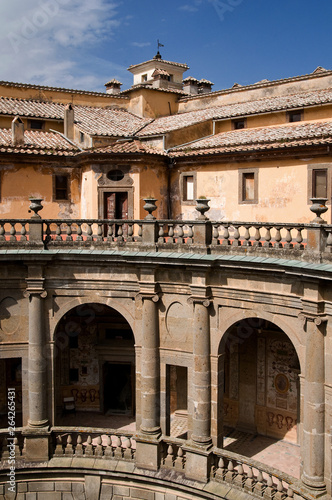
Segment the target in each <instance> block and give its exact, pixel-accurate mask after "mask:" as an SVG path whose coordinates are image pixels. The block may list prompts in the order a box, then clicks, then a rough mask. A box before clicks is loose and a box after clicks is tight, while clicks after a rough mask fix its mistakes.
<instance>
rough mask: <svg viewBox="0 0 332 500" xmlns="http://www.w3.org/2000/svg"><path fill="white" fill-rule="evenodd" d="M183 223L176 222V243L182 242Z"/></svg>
mask: <svg viewBox="0 0 332 500" xmlns="http://www.w3.org/2000/svg"><path fill="white" fill-rule="evenodd" d="M183 234H184V233H183V224H178V230H177V243H179V244H183V243H184V240H183Z"/></svg>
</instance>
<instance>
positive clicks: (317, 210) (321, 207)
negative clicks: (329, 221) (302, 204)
mask: <svg viewBox="0 0 332 500" xmlns="http://www.w3.org/2000/svg"><path fill="white" fill-rule="evenodd" d="M327 200H328V198H310V201H311V202H312V206H311V207H310V210H311V211H312V212H313V213H314V214H315V215H316V217H315V219H314V220H312V221H311V222H313V223H314V224H326V221H325V220H324V219H322V218H321V215H322V214H325V212H327V210H328V207H326V206H325V203H326V202H327Z"/></svg>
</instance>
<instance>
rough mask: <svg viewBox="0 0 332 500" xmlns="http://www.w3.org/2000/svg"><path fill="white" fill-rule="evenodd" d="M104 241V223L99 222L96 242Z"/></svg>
mask: <svg viewBox="0 0 332 500" xmlns="http://www.w3.org/2000/svg"><path fill="white" fill-rule="evenodd" d="M103 240H104V238H103V223H102V222H98V226H97V238H96V241H103Z"/></svg>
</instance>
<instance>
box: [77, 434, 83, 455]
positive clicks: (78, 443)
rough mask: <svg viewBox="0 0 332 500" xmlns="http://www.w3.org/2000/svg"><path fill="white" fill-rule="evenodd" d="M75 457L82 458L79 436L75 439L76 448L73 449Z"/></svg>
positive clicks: (80, 437) (80, 438)
mask: <svg viewBox="0 0 332 500" xmlns="http://www.w3.org/2000/svg"><path fill="white" fill-rule="evenodd" d="M75 456H76V457H82V456H83V445H82V436H81V434H79V435H78V436H77V439H76V447H75Z"/></svg>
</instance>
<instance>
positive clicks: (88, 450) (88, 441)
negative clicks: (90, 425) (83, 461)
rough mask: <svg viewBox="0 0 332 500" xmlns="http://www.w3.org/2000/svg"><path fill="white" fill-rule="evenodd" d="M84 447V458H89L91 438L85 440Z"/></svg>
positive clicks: (90, 454)
mask: <svg viewBox="0 0 332 500" xmlns="http://www.w3.org/2000/svg"><path fill="white" fill-rule="evenodd" d="M86 443H87V444H86V445H85V450H84V452H85V453H84V455H85V456H86V457H91V456H92V455H93V445H92V438H91V436H90V435H89V436H88V437H87V440H86Z"/></svg>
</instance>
